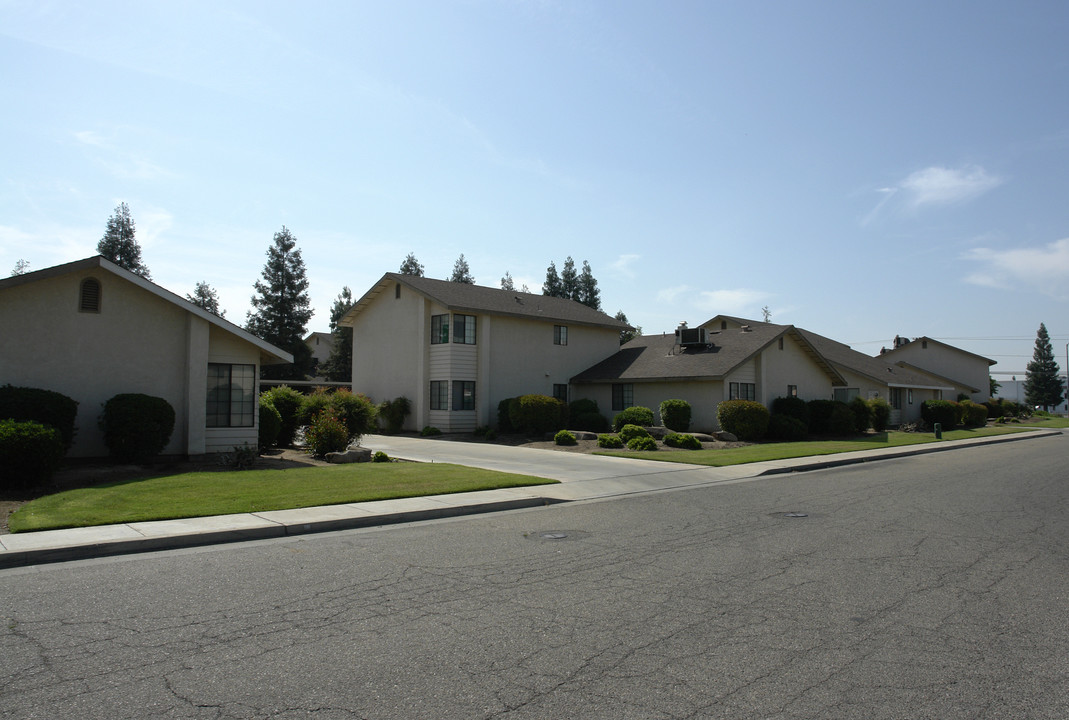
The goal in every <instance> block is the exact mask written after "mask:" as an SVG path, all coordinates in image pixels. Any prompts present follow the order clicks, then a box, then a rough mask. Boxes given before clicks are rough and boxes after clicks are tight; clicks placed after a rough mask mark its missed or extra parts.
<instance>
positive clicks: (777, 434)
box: [767, 414, 809, 442]
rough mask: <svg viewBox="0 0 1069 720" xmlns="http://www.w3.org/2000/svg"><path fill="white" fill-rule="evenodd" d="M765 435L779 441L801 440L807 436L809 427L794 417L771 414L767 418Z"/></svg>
mask: <svg viewBox="0 0 1069 720" xmlns="http://www.w3.org/2000/svg"><path fill="white" fill-rule="evenodd" d="M767 437H768V438H769V439H770V440H779V441H781V442H801V441H803V440H805V439H806V438H807V437H809V429H808V428H806V426H805V424H804V423H803V422H802V421H801V420H799V419H798V418H796V417H791V416H790V415H776V414H773V415H772V416H771V417H770V418H769V419H768V435H767Z"/></svg>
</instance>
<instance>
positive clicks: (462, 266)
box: [449, 253, 475, 285]
mask: <svg viewBox="0 0 1069 720" xmlns="http://www.w3.org/2000/svg"><path fill="white" fill-rule="evenodd" d="M449 281H450V282H455V283H467V284H468V285H474V284H475V278H473V277H472V276H471V270H470V269H469V268H468V261H467V260H465V259H464V253H460V257H458V258H457V261H456V262H455V263H453V275H452V276H451V277H450V278H449Z"/></svg>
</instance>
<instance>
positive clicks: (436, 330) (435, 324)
mask: <svg viewBox="0 0 1069 720" xmlns="http://www.w3.org/2000/svg"><path fill="white" fill-rule="evenodd" d="M447 342H449V316H448V315H431V345H441V344H442V343H447Z"/></svg>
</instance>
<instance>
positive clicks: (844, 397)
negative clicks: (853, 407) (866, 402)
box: [832, 387, 861, 403]
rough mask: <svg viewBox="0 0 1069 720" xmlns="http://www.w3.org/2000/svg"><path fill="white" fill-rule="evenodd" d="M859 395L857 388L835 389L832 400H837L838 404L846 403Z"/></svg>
mask: <svg viewBox="0 0 1069 720" xmlns="http://www.w3.org/2000/svg"><path fill="white" fill-rule="evenodd" d="M860 394H861V391H860V390H858V389H857V388H843V387H837V388H835V389H834V391H833V394H832V399H833V400H838V401H839V402H844V403H848V402H850V401H851V400H853V399H854V398H856V397H857V396H858V395H860Z"/></svg>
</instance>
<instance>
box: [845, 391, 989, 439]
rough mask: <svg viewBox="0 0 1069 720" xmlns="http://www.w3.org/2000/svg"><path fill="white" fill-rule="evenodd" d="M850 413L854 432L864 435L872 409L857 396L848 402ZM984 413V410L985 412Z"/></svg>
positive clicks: (869, 423) (870, 418)
mask: <svg viewBox="0 0 1069 720" xmlns="http://www.w3.org/2000/svg"><path fill="white" fill-rule="evenodd" d="M850 412H852V413H853V414H854V432H857V433H864V432H866V431H867V430H868V429H869V426H870V425H872V409H871V408H869V404H868V403H867V402H865V398H863V397H861V396H860V395H858V396H857V397H855V398H854V399H853V400H851V401H850ZM985 413H986V410H985Z"/></svg>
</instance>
